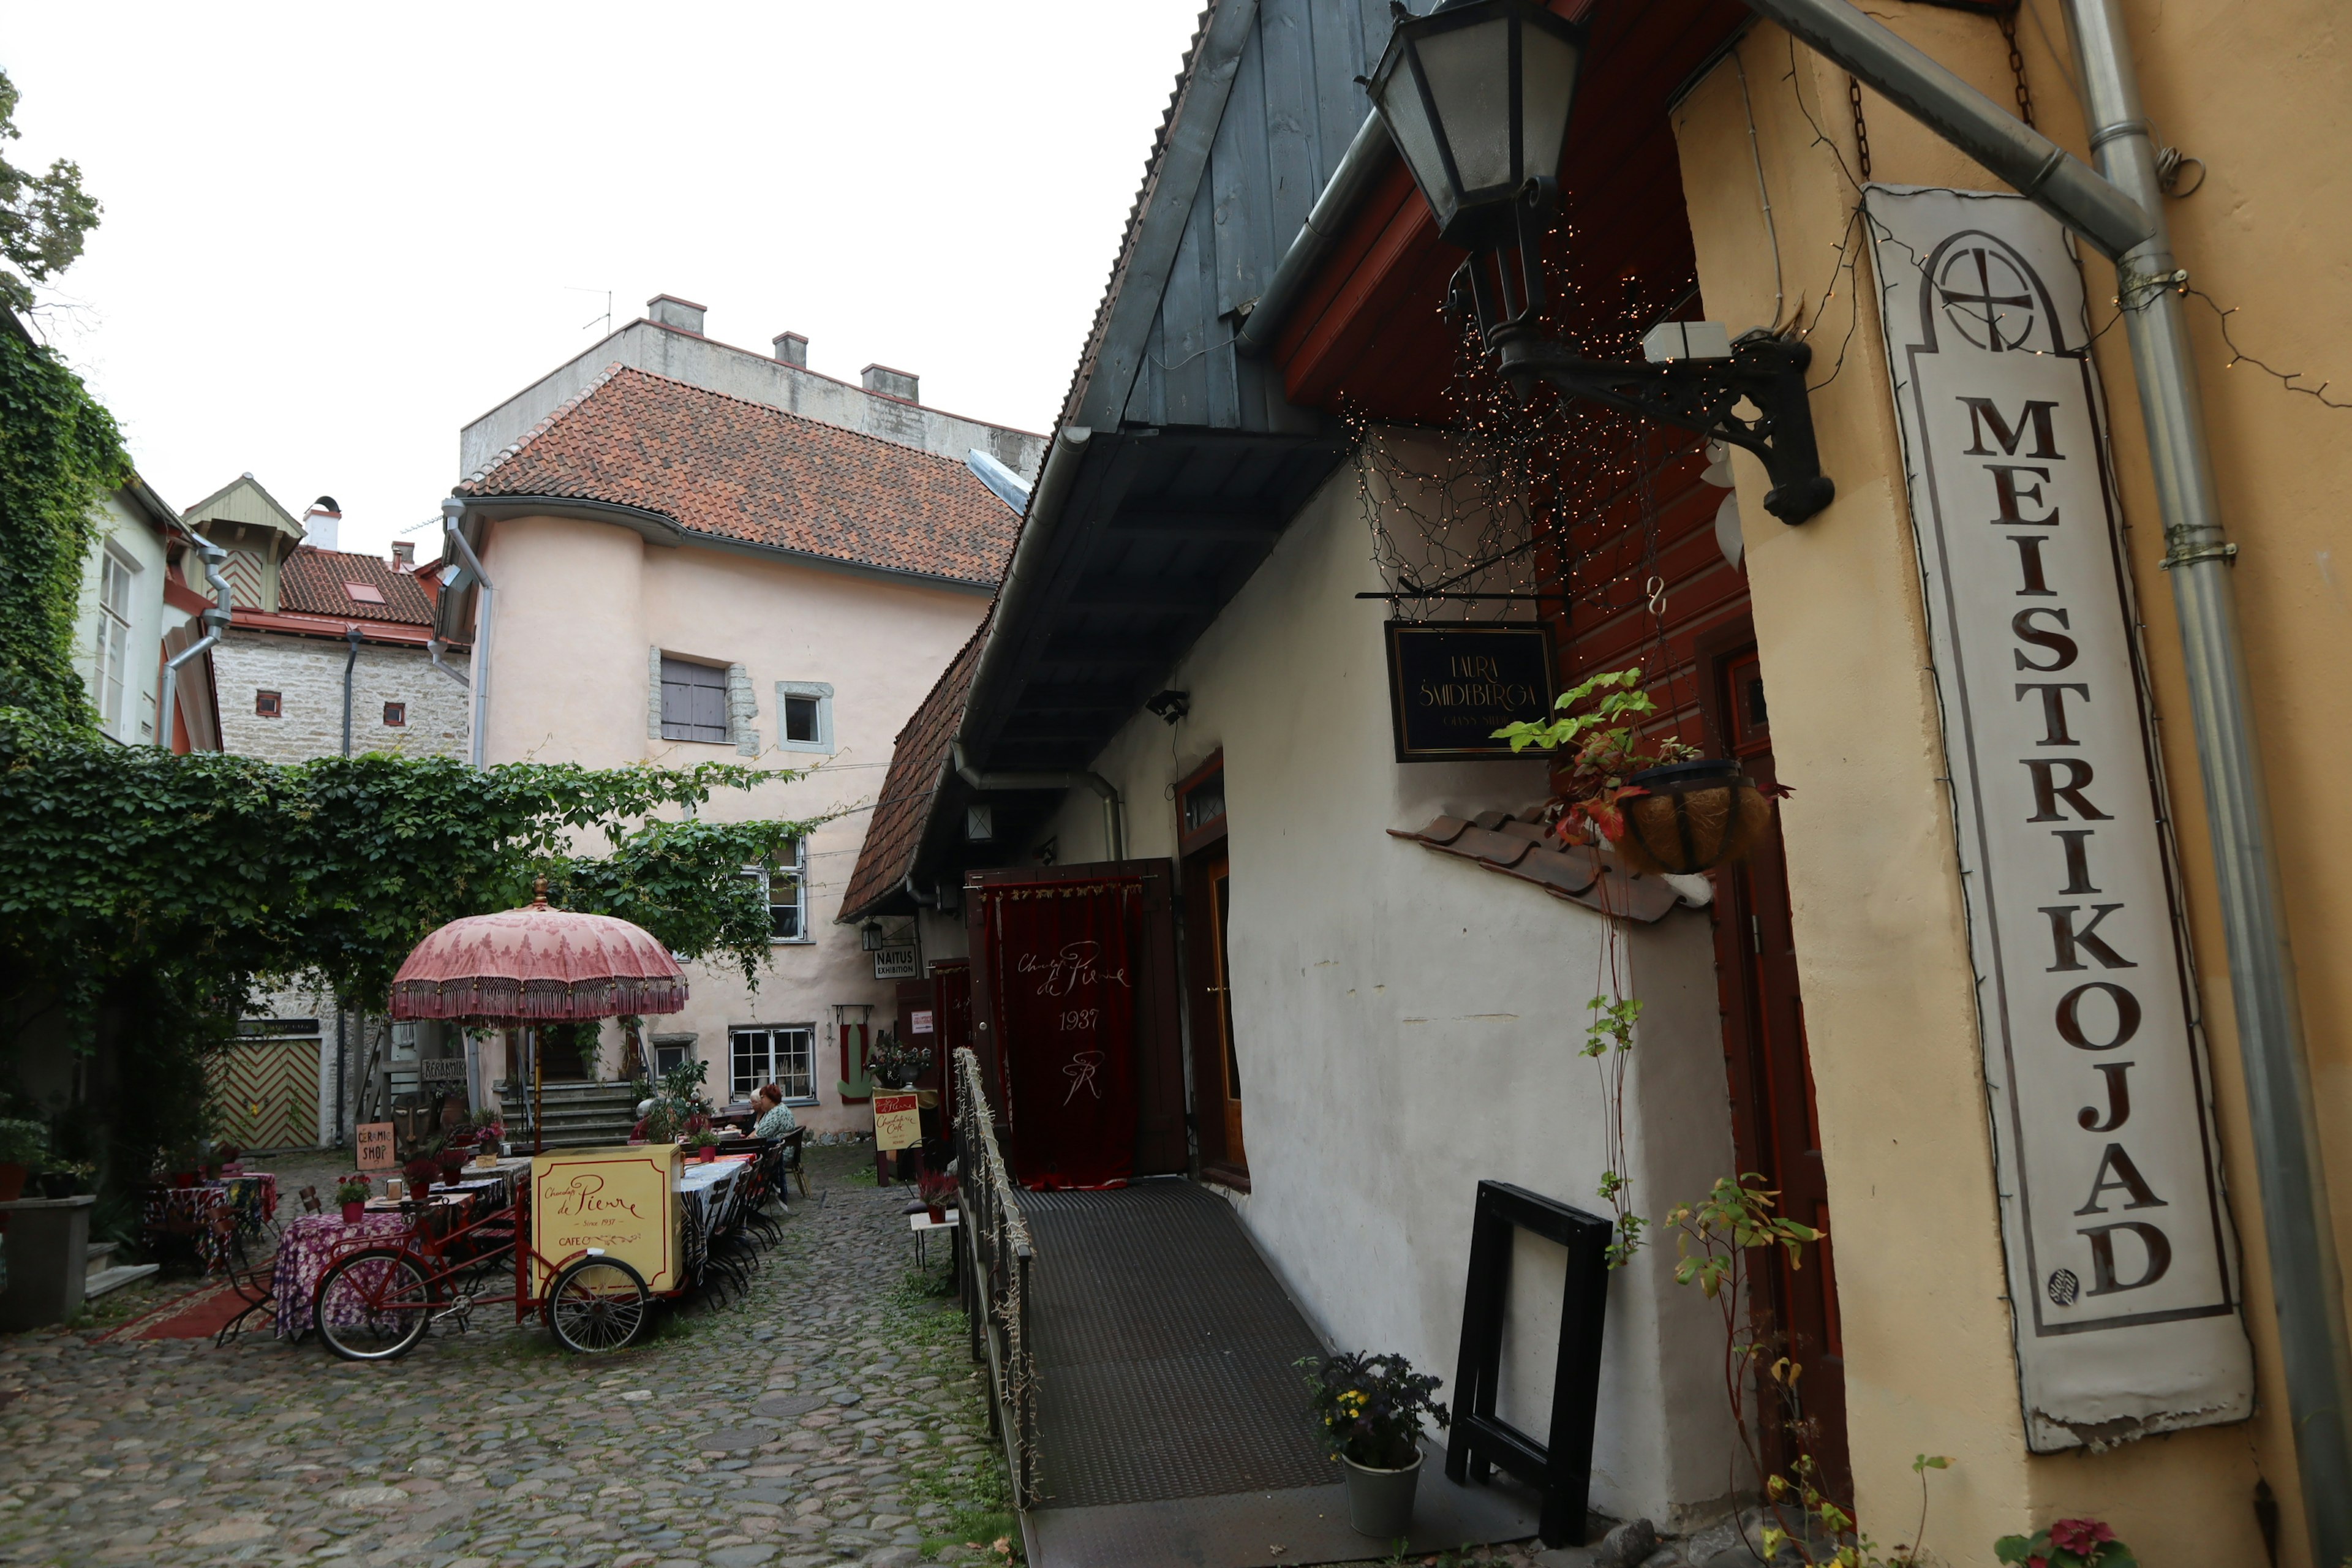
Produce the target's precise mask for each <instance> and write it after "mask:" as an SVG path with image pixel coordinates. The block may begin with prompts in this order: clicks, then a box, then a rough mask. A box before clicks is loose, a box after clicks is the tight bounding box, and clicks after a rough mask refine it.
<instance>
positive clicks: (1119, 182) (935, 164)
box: [0, 0, 1200, 556]
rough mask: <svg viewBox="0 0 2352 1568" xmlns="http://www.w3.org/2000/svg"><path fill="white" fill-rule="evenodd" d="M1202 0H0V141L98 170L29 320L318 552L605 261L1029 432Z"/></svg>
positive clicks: (451, 452) (527, 363)
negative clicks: (323, 1) (320, 519)
mask: <svg viewBox="0 0 2352 1568" xmlns="http://www.w3.org/2000/svg"><path fill="white" fill-rule="evenodd" d="M1199 10H1200V0H1004V3H998V4H992V5H980V4H971V3H970V0H894V3H891V4H859V3H856V0H846V3H844V0H833V3H827V4H818V3H815V0H768V3H766V4H745V5H726V4H678V3H676V0H673V3H671V4H667V5H659V6H653V5H626V6H624V5H596V4H579V3H566V4H554V3H551V0H544V3H535V4H528V5H526V4H516V3H505V0H490V3H483V0H474V3H471V4H467V5H447V4H432V3H411V4H407V5H399V6H350V5H317V4H315V3H313V4H308V5H286V6H272V5H240V4H226V5H185V4H173V5H152V6H151V5H116V4H106V3H103V0H79V3H78V4H74V5H35V4H30V3H27V0H15V3H14V4H11V5H7V6H6V7H5V11H4V12H0V15H4V16H5V29H0V67H5V69H6V70H7V72H8V74H9V75H10V77H11V78H12V79H14V80H15V81H16V86H17V88H18V89H20V90H21V91H22V93H23V94H24V101H23V103H22V104H21V106H20V107H19V109H18V110H17V115H16V121H17V125H18V127H19V128H20V129H21V130H22V132H24V136H23V140H22V141H20V142H16V143H15V144H13V145H12V146H11V147H9V148H8V150H7V156H8V157H9V159H10V161H11V162H14V163H19V164H20V165H21V164H25V163H31V164H33V165H35V166H37V167H46V166H47V163H48V161H49V160H50V159H51V158H53V157H58V156H64V157H68V158H72V159H75V160H77V161H79V163H80V164H81V167H82V173H83V179H84V184H85V185H86V186H87V187H88V188H89V190H90V191H91V192H92V193H93V194H94V195H97V196H98V197H99V199H100V201H101V202H103V203H104V204H105V207H106V212H105V216H104V219H103V221H102V222H101V224H100V227H99V228H98V230H97V232H96V233H95V234H93V235H92V236H91V238H90V244H89V250H88V252H87V253H86V254H85V256H84V257H83V258H82V260H81V261H80V262H79V264H78V265H77V266H76V267H75V268H73V269H72V270H71V271H69V272H68V273H67V274H66V275H65V277H64V279H62V283H61V287H60V288H59V289H57V290H55V291H53V294H52V296H51V300H52V302H53V306H54V308H52V309H48V310H45V311H44V312H42V313H41V315H40V316H39V318H38V320H37V330H38V331H42V332H44V333H45V334H46V335H47V337H48V338H49V340H50V341H51V342H55V343H57V344H58V346H59V348H60V349H61V350H62V351H63V352H64V353H66V355H67V356H68V359H70V360H71V362H72V363H73V364H74V365H75V367H76V368H77V369H79V371H80V372H81V373H82V374H83V376H84V377H85V378H86V379H87V380H88V381H89V384H90V386H91V387H92V389H93V390H94V391H95V392H96V393H97V394H98V395H99V396H100V398H101V399H102V400H103V401H104V402H105V403H106V404H107V405H108V406H110V408H112V409H113V411H114V413H115V416H116V417H117V418H119V419H120V420H121V422H122V424H123V426H124V427H125V429H126V430H127V431H128V433H129V436H130V442H131V452H132V455H133V456H134V457H135V458H136V459H137V461H138V464H139V468H140V470H141V472H142V474H144V475H145V476H146V478H147V479H148V481H149V482H150V483H151V484H152V485H153V486H155V488H156V489H158V490H160V491H161V492H162V493H163V497H164V499H165V500H169V501H170V502H171V503H172V504H173V506H175V507H183V508H184V507H187V506H190V505H193V504H194V502H195V501H197V500H200V499H202V498H203V497H204V496H205V495H208V494H209V493H211V492H212V491H213V490H214V489H217V488H218V487H220V486H221V485H223V484H226V483H227V482H228V481H229V480H230V479H235V478H236V476H237V475H238V474H239V473H241V472H245V471H247V470H250V471H251V472H252V473H253V474H254V476H255V477H256V478H257V479H260V481H261V482H262V483H263V485H265V486H266V487H267V488H268V489H269V491H270V493H271V494H273V495H275V496H276V497H277V498H278V500H279V501H281V502H282V503H284V504H285V505H286V507H287V508H288V509H289V510H291V511H293V512H294V513H295V514H296V515H297V516H299V515H300V513H301V511H302V510H303V508H304V507H305V506H306V505H307V504H308V503H309V502H310V499H311V498H312V497H314V496H317V495H319V494H320V493H322V492H323V493H328V494H331V495H333V496H335V497H336V498H337V499H338V500H340V501H341V503H342V507H343V512H344V523H343V548H345V549H347V550H360V549H365V550H373V551H376V552H383V551H384V550H385V549H386V548H387V547H388V545H389V542H390V541H391V539H392V538H393V537H394V534H395V533H398V532H400V531H404V530H408V529H410V528H411V527H412V526H413V525H415V524H416V523H419V522H421V521H425V520H427V519H430V518H433V517H435V516H436V508H437V506H438V504H439V500H440V498H441V497H442V496H444V495H446V493H447V492H448V488H449V485H450V483H451V481H452V480H454V479H457V477H458V475H457V429H458V426H460V425H462V424H464V423H465V422H466V421H467V420H469V419H471V418H473V417H474V416H477V415H478V414H480V413H483V412H484V411H486V410H488V408H490V407H492V406H493V405H497V404H498V403H499V402H501V401H503V400H504V399H505V398H507V397H508V396H509V395H511V394H513V393H515V392H517V391H520V389H521V388H522V387H523V386H525V385H527V384H529V383H530V382H531V381H534V380H536V379H537V378H538V377H539V376H540V375H541V374H544V373H545V372H547V371H549V370H551V369H552V368H553V367H554V366H555V365H557V364H559V363H562V361H564V360H567V359H569V358H571V357H572V355H573V354H575V353H579V352H581V351H582V350H583V349H585V348H587V347H589V346H590V345H591V344H592V343H593V342H595V340H596V338H597V336H598V335H599V334H600V333H601V331H602V326H603V323H602V318H603V316H604V308H605V306H604V290H606V289H610V290H611V291H612V310H613V317H614V325H616V326H617V325H620V324H622V323H624V322H625V321H629V320H631V319H632V318H634V317H635V316H637V315H640V314H642V313H643V310H644V301H645V300H646V298H647V297H648V296H651V295H653V294H656V293H672V294H678V295H682V296H683V297H685V298H687V299H689V300H698V301H699V302H701V303H703V304H705V305H708V306H709V308H710V315H709V332H710V335H711V336H713V337H716V338H719V340H721V341H722V342H732V343H737V344H740V345H742V346H745V347H749V348H754V349H759V350H761V351H762V352H765V351H766V348H767V344H768V340H769V339H770V338H772V336H774V335H775V334H776V333H777V332H779V331H785V330H787V329H790V330H792V331H799V332H803V333H806V334H807V336H808V338H809V340H810V342H809V363H810V366H811V368H813V369H815V370H818V371H821V372H824V373H825V374H831V375H837V376H840V377H843V378H844V379H846V380H849V381H853V382H854V381H856V378H857V374H858V371H859V369H860V367H862V366H863V365H865V364H866V363H869V362H874V361H879V362H880V363H885V364H889V365H895V366H898V367H900V368H902V369H906V370H910V371H913V372H915V373H917V374H919V375H920V376H921V377H922V391H923V401H924V402H926V403H928V404H931V405H935V406H938V407H941V408H945V409H950V410H952V411H953V412H956V413H959V414H965V415H970V416H974V417H978V418H982V419H988V420H992V421H995V422H999V423H1004V424H1012V425H1018V426H1024V427H1026V428H1028V429H1032V430H1043V429H1045V427H1046V426H1047V424H1048V423H1049V422H1050V421H1051V420H1052V418H1053V416H1054V415H1055V411H1056V410H1057V408H1058V407H1059V405H1060V400H1061V396H1062V394H1063V392H1064V390H1065V388H1066V385H1067V384H1068V381H1069V376H1070V372H1071V368H1072V365H1073V363H1074V362H1075V361H1076V355H1077V352H1078V349H1079V346H1080V340H1081V338H1082V336H1083V334H1084V332H1085V331H1086V328H1087V322H1088V321H1090V320H1091V319H1092V315H1093V311H1094V309H1095V305H1096V302H1097V300H1098V299H1099V298H1100V297H1101V293H1102V289H1103V284H1104V281H1105V279H1106V278H1107V276H1108V271H1109V267H1110V262H1111V259H1112V255H1113V252H1114V250H1115V248H1116V247H1117V244H1118V236H1119V232H1120V226H1121V222H1122V220H1123V219H1124V217H1125V215H1126V212H1127V209H1128V205H1129V203H1130V202H1131V201H1132V200H1133V198H1134V195H1135V192H1136V188H1137V186H1138V184H1139V183H1140V180H1141V176H1142V171H1143V161H1144V157H1145V155H1146V153H1148V152H1149V151H1150V140H1151V136H1152V133H1153V132H1154V130H1155V128H1156V127H1157V126H1158V124H1159V122H1160V113H1161V111H1162V110H1163V109H1164V108H1165V106H1166V103H1167V100H1168V94H1169V91H1170V89H1171V87H1172V86H1173V84H1174V79H1175V72H1176V68H1177V66H1178V64H1179V62H1180V61H1181V57H1182V54H1183V49H1184V46H1185V44H1186V42H1187V41H1188V40H1189V39H1190V38H1191V37H1192V28H1193V26H1194V23H1195V20H1196V18H1197V16H1198V13H1199ZM575 289H580V290H593V292H575V291H573V290H575ZM592 319H593V321H594V322H595V325H594V326H593V328H589V329H588V330H583V325H584V324H586V323H589V322H590V321H592ZM413 537H415V538H416V539H417V540H418V542H419V544H420V547H421V548H422V550H423V552H424V553H425V554H426V555H427V556H430V555H431V554H432V553H433V552H434V545H433V543H432V533H431V531H430V530H422V531H417V532H415V534H414V535H413Z"/></svg>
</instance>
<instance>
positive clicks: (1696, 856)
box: [1617, 757, 1772, 874]
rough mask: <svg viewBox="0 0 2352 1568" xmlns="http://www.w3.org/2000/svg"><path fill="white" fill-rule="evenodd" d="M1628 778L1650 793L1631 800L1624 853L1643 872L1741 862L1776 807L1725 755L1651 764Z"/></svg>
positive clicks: (1681, 871) (1626, 807)
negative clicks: (1659, 765) (1734, 861)
mask: <svg viewBox="0 0 2352 1568" xmlns="http://www.w3.org/2000/svg"><path fill="white" fill-rule="evenodd" d="M1625 782H1626V783H1627V784H1636V785H1639V786H1640V787H1641V788H1643V789H1645V790H1647V791H1649V793H1648V794H1647V795H1634V796H1632V797H1631V798H1629V799H1627V800H1626V801H1625V802H1624V803H1623V804H1622V806H1621V807H1620V809H1621V810H1622V812H1623V813H1624V816H1625V837H1622V838H1621V839H1619V840H1618V841H1617V849H1618V852H1619V853H1620V854H1622V855H1623V856H1624V857H1625V859H1626V861H1627V863H1628V864H1630V865H1632V866H1633V868H1634V869H1635V870H1637V871H1671V872H1675V873H1678V874H1687V873H1690V872H1695V871H1706V870H1709V869H1712V868H1715V867H1717V866H1721V865H1724V864H1726V863H1727V862H1729V861H1733V860H1738V859H1741V858H1745V857H1746V855H1747V854H1748V851H1749V850H1750V849H1752V848H1754V847H1756V840H1757V839H1758V838H1759V837H1762V835H1763V832H1764V828H1765V825H1766V824H1767V823H1769V821H1770V820H1771V816H1772V807H1771V805H1770V803H1769V802H1768V801H1767V800H1765V798H1764V794H1763V792H1762V791H1761V790H1759V789H1758V788H1757V787H1756V786H1755V784H1752V783H1750V782H1749V780H1748V775H1747V774H1745V773H1741V772H1740V771H1739V764H1738V763H1735V762H1727V761H1725V760H1723V759H1721V758H1713V757H1709V758H1702V759H1701V760H1699V761H1697V762H1690V763H1667V764H1666V765H1665V766H1664V767H1661V768H1644V769H1643V770H1642V771H1641V772H1640V773H1634V774H1632V775H1631V776H1629V777H1628V778H1627V779H1626V780H1625Z"/></svg>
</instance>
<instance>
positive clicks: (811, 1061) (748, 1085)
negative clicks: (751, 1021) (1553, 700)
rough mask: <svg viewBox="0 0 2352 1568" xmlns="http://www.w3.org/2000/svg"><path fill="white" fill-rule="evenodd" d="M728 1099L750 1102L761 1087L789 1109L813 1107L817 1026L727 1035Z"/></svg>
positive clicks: (764, 1027)
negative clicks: (778, 1093)
mask: <svg viewBox="0 0 2352 1568" xmlns="http://www.w3.org/2000/svg"><path fill="white" fill-rule="evenodd" d="M727 1044H728V1051H727V1055H728V1059H729V1064H730V1070H729V1073H728V1088H729V1090H730V1095H729V1098H730V1099H734V1100H749V1099H751V1091H752V1090H754V1089H758V1088H759V1087H760V1086H761V1084H763V1083H772V1084H774V1085H775V1086H776V1087H777V1088H778V1089H782V1090H783V1091H784V1100H785V1102H786V1103H787V1104H791V1105H814V1104H815V1103H816V1026H815V1025H814V1024H755V1025H751V1026H747V1027H744V1028H740V1029H730V1030H728V1031H727Z"/></svg>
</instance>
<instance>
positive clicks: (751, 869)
mask: <svg viewBox="0 0 2352 1568" xmlns="http://www.w3.org/2000/svg"><path fill="white" fill-rule="evenodd" d="M743 875H744V876H745V877H746V878H747V879H751V880H752V881H755V882H757V883H759V884H760V888H761V891H762V892H763V893H765V895H766V896H767V900H768V940H769V941H770V942H814V941H815V940H816V939H815V938H814V937H813V936H811V935H810V934H809V929H808V840H807V839H805V838H795V839H793V847H791V848H790V849H788V850H786V851H785V852H784V853H783V854H782V856H780V857H779V858H777V859H776V861H775V863H774V864H773V865H769V866H746V867H744V868H743Z"/></svg>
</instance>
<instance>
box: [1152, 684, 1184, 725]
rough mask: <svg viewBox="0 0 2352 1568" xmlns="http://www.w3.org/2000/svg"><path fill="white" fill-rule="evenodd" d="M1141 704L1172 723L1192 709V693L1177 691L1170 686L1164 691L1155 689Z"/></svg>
mask: <svg viewBox="0 0 2352 1568" xmlns="http://www.w3.org/2000/svg"><path fill="white" fill-rule="evenodd" d="M1143 706H1144V708H1145V710H1147V711H1149V712H1151V713H1156V714H1158V715H1159V716H1160V718H1162V719H1165V720H1166V721H1168V722H1169V723H1170V724H1171V725H1172V724H1174V723H1175V722H1176V721H1177V720H1179V719H1181V718H1184V717H1185V716H1186V715H1188V714H1190V713H1191V712H1192V693H1191V692H1189V691H1178V690H1175V689H1172V688H1171V689H1167V690H1164V691H1155V692H1153V693H1152V694H1151V696H1150V698H1149V699H1148V700H1146V701H1145V702H1144V704H1143Z"/></svg>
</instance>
